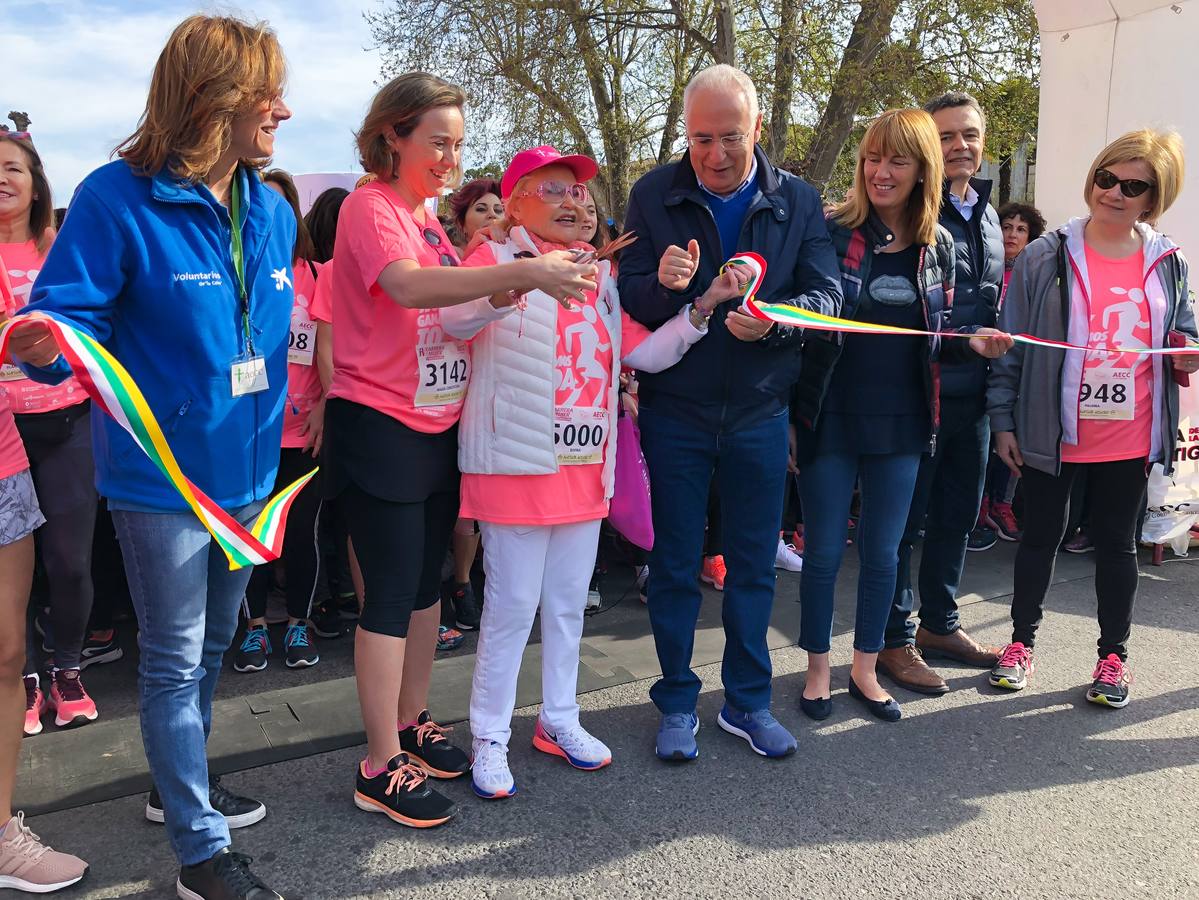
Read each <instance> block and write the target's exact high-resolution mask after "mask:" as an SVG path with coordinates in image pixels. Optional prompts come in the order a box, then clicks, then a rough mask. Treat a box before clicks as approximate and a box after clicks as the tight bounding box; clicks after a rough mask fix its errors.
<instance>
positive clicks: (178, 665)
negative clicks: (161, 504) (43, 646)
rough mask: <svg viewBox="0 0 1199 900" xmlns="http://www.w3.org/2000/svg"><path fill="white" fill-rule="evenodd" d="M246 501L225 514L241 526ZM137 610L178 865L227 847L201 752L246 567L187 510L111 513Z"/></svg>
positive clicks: (147, 707) (152, 750) (149, 732)
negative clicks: (234, 562) (233, 566)
mask: <svg viewBox="0 0 1199 900" xmlns="http://www.w3.org/2000/svg"><path fill="white" fill-rule="evenodd" d="M261 507H262V504H261V503H253V504H250V505H249V506H246V507H243V508H242V509H239V510H235V511H233V512H232V515H233V517H234V518H235V519H237V520H238V521H239V522H241V523H243V524H245V523H247V522H248V521H250V520H251V519H252V518H253V517H254V516H255V515H256V514H257V513H258V510H259V509H261ZM112 520H113V524H114V525H115V526H116V530H117V538H118V539H119V540H120V543H121V554H122V556H123V557H124V559H125V572H126V574H127V575H128V576H129V594H130V596H131V597H132V598H133V608H134V610H135V611H136V613H137V621H138V627H139V628H140V629H141V630H140V633H139V635H138V646H139V648H140V650H141V660H140V662H139V663H138V688H139V690H140V694H141V725H142V743H143V744H144V745H145V748H146V759H147V760H149V763H150V775H151V776H152V777H153V778H154V784H155V785H156V786H157V787H158V792H159V795H160V796H161V797H162V808H163V812H164V813H165V816H166V827H167V834H168V836H169V837H170V841H171V848H172V849H173V850H174V851H175V855H176V856H177V857H178V858H179V862H180V864H181V865H185V866H188V865H194V864H196V863H199V862H203V861H204V860H206V859H209V858H210V857H212V856H213V855H214V854H215V853H216V852H217V851H218V850H220V849H221V848H222V847H227V846H229V828H228V827H227V826H226V824H225V819H224V817H223V816H221V814H220V813H218V812H216V811H215V810H213V808H212V806H211V805H210V804H209V802H208V758H207V755H206V753H205V745H206V743H207V741H208V734H209V732H210V731H211V730H212V695H213V693H214V692H215V691H216V683H217V678H218V677H219V676H220V673H221V657H222V655H223V654H224V652H225V651H226V650H227V649H228V648H229V644H230V643H231V642H232V641H233V634H234V632H235V631H236V630H237V613H238V607H239V605H240V603H241V600H242V597H243V596H244V595H245V592H246V584H247V583H248V582H249V580H250V574H251V573H252V572H253V571H254V570H253V568H252V567H250V566H246V567H245V568H242V569H239V570H238V571H236V572H230V571H229V562H228V560H227V559H226V558H225V554H224V553H222V552H221V549H220V547H218V546H217V544H216V543H215V542H214V541H213V540H212V538H211V537H210V536H209V534H208V532H207V531H205V530H204V526H203V525H201V524H200V522H199V520H198V519H197V518H196V517H195V516H194V515H193V514H192V513H190V512H188V513H147V512H130V511H127V510H113V512H112Z"/></svg>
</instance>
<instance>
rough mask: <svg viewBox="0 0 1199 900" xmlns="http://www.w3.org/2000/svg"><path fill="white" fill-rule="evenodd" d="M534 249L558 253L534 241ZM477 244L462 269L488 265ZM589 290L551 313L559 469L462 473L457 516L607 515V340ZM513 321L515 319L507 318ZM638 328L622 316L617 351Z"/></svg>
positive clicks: (558, 519) (534, 521)
mask: <svg viewBox="0 0 1199 900" xmlns="http://www.w3.org/2000/svg"><path fill="white" fill-rule="evenodd" d="M537 247H538V250H540V251H541V252H543V253H544V252H546V251H548V250H558V249H562V247H561V246H558V245H554V244H545V243H541V242H537ZM495 263H496V259H495V255H494V253H493V251H492V249H491V246H490V245H488V244H482V245H480V246H479V248H478V249H477V250H475V251H474V252H473V253H472V254H471V255H470V257H468V258H467V260H466V261H465V262H464V263H463V265H466V266H491V265H495ZM595 304H596V292H595V291H589V292H588V293H587V302H586V304H584V305H581V306H580V305H577V304H576V308H575V309H574V310H566V309H559V310H558V333H557V338H556V346H555V349H554V357H555V371H556V376H557V377H556V378H555V390H554V437H555V446H556V447H557V449H558V471H557V472H555V473H553V474H551V475H477V474H471V473H468V472H464V473H463V474H462V489H461V507H460V511H459V515H461V516H462V517H463V518H467V519H479V520H481V521H484V522H494V523H497V524H500V525H562V524H565V523H568V522H586V521H590V520H592V519H602V518H604V517H605V516H606V515H608V503H607V501H606V500H605V499H604V485H603V463H604V448H605V444H606V436H607V434H608V429H609V428H610V427H612V426H614V425H615V423H614V422H609V420H608V419H609V417H608V411H607V407H608V392H609V389H610V388H611V385H612V339H611V336H610V335H609V333H608V329H607V328H606V327H605V326H604V321H603V319H602V318H600V316H599V314H598V312H597V310H596V306H595ZM514 315H520V313H519V312H518V313H514ZM649 334H650V332H649V331H648V330H646V329H645V327H644V326H642V325H639V324H637V323H636V322H634V321H633V320H632V319H631V318H629V316H628V315H627V314H625V313H623V311H622V314H621V344H622V346H621V352H622V353H630V352H632V350H633V349H634V348H635V347H636V346H637V345H638V344H640V343H641V342H642V341H643V340H645V338H647V337H648V336H649Z"/></svg>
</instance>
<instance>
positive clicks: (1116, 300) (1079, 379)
mask: <svg viewBox="0 0 1199 900" xmlns="http://www.w3.org/2000/svg"><path fill="white" fill-rule="evenodd" d="M1183 169H1184V165H1183V154H1182V140H1181V138H1179V136H1178V135H1177V134H1175V133H1173V132H1159V131H1152V130H1149V129H1143V130H1140V131H1133V132H1129V133H1128V134H1125V135H1123V136H1121V137H1119V138H1117V139H1116V140H1115V141H1113V142H1112V143H1110V144H1109V145H1108V146H1107V147H1105V148H1104V149H1103V150H1102V152H1100V154H1099V155H1098V156H1097V157H1095V161H1094V162H1093V163H1092V164H1091V168H1090V170H1089V171H1088V172H1087V176H1086V181H1085V182H1084V183H1083V192H1082V197H1083V202H1084V203H1086V205H1087V207H1088V209H1089V210H1090V212H1089V214H1088V215H1085V216H1079V217H1077V218H1074V219H1071V220H1070V221H1069V222H1067V223H1066V224H1065V225H1063V226H1061V227H1060V228H1058V229H1056V230H1054V231H1050V232H1047V233H1046V234H1044V235H1042V236H1041V237H1039V238H1038V239H1037V240H1035V241H1033V242H1032V243H1030V244H1029V245H1028V247H1027V248H1025V250H1024V252H1023V253H1022V254H1020V256H1019V257H1018V258H1017V260H1016V266H1015V268H1014V269H1013V271H1012V278H1011V281H1010V282H1009V284H1008V291H1007V294H1006V297H1005V299H1004V306H1003V311H1002V313H1001V314H1000V320H999V324H1000V326H1002V327H1003V328H1005V329H1007V330H1009V331H1014V332H1027V333H1029V334H1034V335H1036V336H1037V337H1042V338H1046V339H1049V340H1056V341H1067V342H1069V343H1071V344H1082V345H1085V346H1089V347H1091V348H1093V349H1091V350H1089V351H1083V350H1057V349H1053V348H1045V347H1024V346H1022V347H1020V348H1018V349H1017V350H1016V351H1015V352H1013V353H1011V354H1009V355H1008V356H1007V357H1006V358H1005V359H1003V360H1001V361H1000V362H998V363H996V364H995V365H994V366H993V367H992V369H991V377H990V381H989V382H988V385H987V412H988V414H989V415H990V417H991V429H992V431H993V432H994V434H995V452H996V453H997V454H998V455H999V457H1000V459H1002V460H1003V461H1004V462H1005V463H1006V464H1007V465H1008V467H1009V468H1011V469H1012V471H1013V472H1016V473H1018V474H1020V475H1021V477H1022V478H1023V480H1024V534H1023V537H1022V540H1021V542H1020V549H1019V550H1018V551H1017V553H1016V568H1015V573H1014V575H1013V585H1012V641H1011V643H1010V644H1008V645H1007V646H1006V647H1005V648H1004V651H1003V654H1002V656H1001V657H1000V660H999V662H998V663H996V665H995V667H994V668H993V669H992V670H991V676H990V681H991V684H992V685H994V686H996V687H1001V688H1007V689H1009V690H1020V689H1021V688H1023V687H1024V686H1025V685H1026V684H1027V683H1028V677H1029V676H1030V675H1031V674H1032V672H1033V642H1034V640H1035V638H1036V631H1037V626H1038V625H1039V624H1040V621H1041V606H1042V604H1043V602H1044V600H1045V593H1046V591H1047V590H1048V589H1049V582H1050V581H1051V580H1052V579H1053V566H1054V561H1055V560H1056V558H1057V548H1058V546H1059V545H1060V544H1061V542H1062V538H1063V537H1064V535H1065V531H1066V523H1067V522H1068V520H1069V515H1070V492H1071V488H1072V487H1073V486H1074V483H1075V482H1076V481H1077V480H1078V479H1085V480H1086V487H1087V493H1088V494H1089V495H1090V496H1091V497H1094V498H1100V499H1099V501H1098V502H1096V503H1092V504H1091V507H1090V510H1091V513H1090V524H1089V527H1088V530H1087V534H1088V536H1089V537H1090V539H1091V541H1092V542H1093V543H1094V546H1095V594H1096V598H1097V600H1098V619H1099V645H1098V650H1099V661H1098V663H1097V665H1096V666H1095V669H1094V671H1093V672H1092V673H1091V686H1090V687H1089V688H1088V690H1087V695H1086V696H1087V700H1089V701H1091V702H1092V703H1097V704H1099V705H1102V706H1109V707H1114V708H1116V709H1119V708H1122V707H1124V706H1127V705H1128V688H1129V684H1130V683H1131V680H1132V679H1131V675H1130V673H1129V668H1128V663H1127V660H1128V647H1127V644H1128V638H1129V634H1130V632H1131V630H1132V608H1133V603H1134V601H1135V600H1136V593H1137V579H1138V575H1139V573H1138V571H1137V550H1136V528H1137V522H1138V521H1139V519H1140V515H1141V513H1142V511H1143V510H1144V503H1145V485H1146V481H1147V478H1148V472H1149V466H1150V465H1151V464H1152V463H1155V462H1156V463H1161V464H1162V465H1163V467H1164V468H1165V472H1166V475H1170V474H1171V473H1172V472H1173V470H1174V447H1175V440H1176V435H1177V433H1178V379H1179V378H1180V377H1182V376H1183V373H1190V372H1195V371H1197V370H1199V353H1183V354H1179V355H1174V356H1166V357H1163V356H1161V355H1154V356H1147V355H1144V354H1139V353H1112V352H1105V351H1104V350H1103V348H1104V347H1117V346H1118V347H1140V348H1150V347H1166V346H1182V345H1188V344H1193V343H1194V342H1195V339H1196V328H1195V316H1194V313H1193V312H1192V310H1191V301H1190V291H1189V287H1188V283H1187V274H1188V266H1187V262H1186V260H1185V259H1184V258H1183V256H1182V253H1181V252H1180V251H1179V249H1178V247H1177V245H1175V243H1174V242H1173V241H1171V240H1170V239H1169V238H1168V237H1166V236H1165V235H1164V234H1162V233H1161V232H1159V231H1157V230H1156V228H1155V227H1154V226H1155V225H1156V223H1157V220H1158V219H1159V218H1160V217H1161V215H1162V214H1163V213H1165V211H1166V210H1167V209H1169V208H1170V206H1171V205H1172V204H1173V203H1174V200H1175V199H1176V198H1177V197H1178V194H1179V191H1181V190H1182V180H1183ZM1182 380H1183V383H1185V381H1186V379H1185V377H1182Z"/></svg>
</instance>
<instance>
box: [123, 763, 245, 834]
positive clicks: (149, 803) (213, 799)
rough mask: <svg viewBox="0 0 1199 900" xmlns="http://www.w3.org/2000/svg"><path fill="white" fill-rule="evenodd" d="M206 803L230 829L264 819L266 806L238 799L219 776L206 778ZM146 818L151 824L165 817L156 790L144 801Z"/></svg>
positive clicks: (163, 819) (161, 820)
mask: <svg viewBox="0 0 1199 900" xmlns="http://www.w3.org/2000/svg"><path fill="white" fill-rule="evenodd" d="M208 802H209V804H210V805H211V806H212V808H213V809H215V810H216V811H217V812H219V813H220V814H221V815H222V816H224V817H225V824H226V825H228V826H229V827H230V828H245V827H246V826H247V825H253V824H254V823H255V822H261V821H262V820H263V819H264V818H266V805H265V804H263V803H259V802H258V801H257V800H251V799H250V798H248V797H239V796H238V795H237V794H234V793H233V792H232V791H230V790H229V789H228V788H226V787H225V786H224V785H223V784H221V779H220V776H219V775H210V776H208ZM146 818H147V819H149V820H150V821H151V822H159V823H161V822H163V821H165V819H166V817H165V815H164V814H163V811H162V798H160V797H159V796H158V788H152V789H151V790H150V797H149V799H148V800H146Z"/></svg>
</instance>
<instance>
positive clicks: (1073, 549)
mask: <svg viewBox="0 0 1199 900" xmlns="http://www.w3.org/2000/svg"><path fill="white" fill-rule="evenodd" d="M1062 549H1063V550H1065V551H1066V552H1067V553H1090V552H1091V551H1092V550H1094V549H1095V545H1094V544H1092V543H1091V539H1090V538H1089V537H1087V533H1086V532H1085V531H1083V530H1082V529H1081V528H1080V529H1078V533H1077V534H1076V535H1074V537H1072V538H1070V540H1068V541H1066V543H1064V544H1062Z"/></svg>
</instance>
